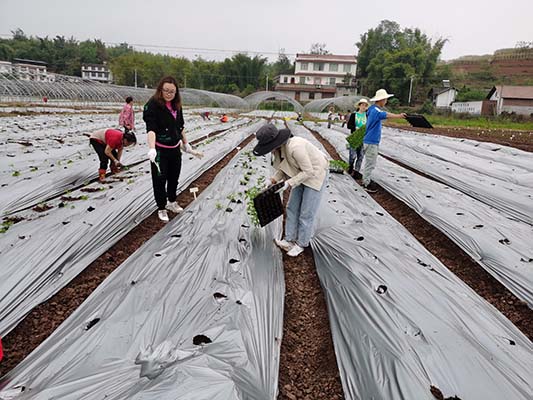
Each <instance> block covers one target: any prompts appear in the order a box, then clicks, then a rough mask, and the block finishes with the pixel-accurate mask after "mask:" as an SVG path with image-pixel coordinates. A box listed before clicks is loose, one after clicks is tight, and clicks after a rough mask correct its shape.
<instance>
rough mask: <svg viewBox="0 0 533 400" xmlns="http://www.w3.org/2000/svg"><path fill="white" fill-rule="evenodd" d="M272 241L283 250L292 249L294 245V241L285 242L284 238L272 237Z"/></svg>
mask: <svg viewBox="0 0 533 400" xmlns="http://www.w3.org/2000/svg"><path fill="white" fill-rule="evenodd" d="M274 243H276V245H277V246H278V247H279V248H280V249H281V250H284V251H289V250H290V249H292V248H293V246H294V243H292V242H287V241H286V240H285V239H283V240H279V239H274Z"/></svg>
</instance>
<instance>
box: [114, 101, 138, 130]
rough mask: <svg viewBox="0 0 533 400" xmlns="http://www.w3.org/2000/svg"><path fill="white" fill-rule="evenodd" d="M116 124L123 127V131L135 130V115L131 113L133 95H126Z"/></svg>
mask: <svg viewBox="0 0 533 400" xmlns="http://www.w3.org/2000/svg"><path fill="white" fill-rule="evenodd" d="M118 124H119V125H120V126H122V127H123V128H124V133H127V132H129V131H134V130H135V115H134V113H133V97H131V96H128V97H126V104H124V107H123V108H122V111H121V112H120V115H119V117H118Z"/></svg>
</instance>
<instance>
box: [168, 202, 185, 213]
mask: <svg viewBox="0 0 533 400" xmlns="http://www.w3.org/2000/svg"><path fill="white" fill-rule="evenodd" d="M166 209H167V210H169V211H172V212H173V213H174V214H179V213H180V212H182V211H183V208H181V207H180V205H179V204H178V202H177V201H173V202H172V203H167V206H166Z"/></svg>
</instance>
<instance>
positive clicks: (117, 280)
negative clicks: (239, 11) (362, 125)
mask: <svg viewBox="0 0 533 400" xmlns="http://www.w3.org/2000/svg"><path fill="white" fill-rule="evenodd" d="M11 111H12V110H10V112H9V115H8V116H4V117H1V118H0V143H1V144H2V146H1V147H0V176H1V177H2V179H1V182H2V184H1V187H0V211H1V213H2V225H1V233H0V260H1V261H0V337H1V338H2V342H3V345H4V359H3V360H2V361H1V362H0V400H8V399H15V400H16V399H39V400H40V399H72V400H75V399H76V400H78V399H116V400H118V399H139V400H140V399H156V398H157V399H164V400H166V399H168V400H170V399H191V400H193V399H195V400H197V399H213V400H219V399H220V400H225V399H272V400H274V399H290V400H294V399H303V400H309V399H327V400H332V399H350V400H352V399H353V400H356V399H394V400H396V399H405V400H413V399H416V400H435V399H450V400H451V399H459V400H472V399H474V400H478V399H479V400H485V399H491V400H492V399H493V400H501V399H509V400H510V399H512V400H531V399H532V398H533V383H532V382H533V380H532V379H531V376H532V375H531V371H533V345H532V342H531V340H532V339H533V246H532V244H531V243H532V242H533V153H531V152H528V151H524V150H520V149H518V148H514V147H508V146H505V145H502V144H498V143H491V142H484V141H477V140H471V139H468V140H467V139H464V138H454V137H447V136H440V135H435V134H427V133H424V132H415V131H412V130H405V129H396V128H385V129H384V132H383V140H382V144H381V146H380V154H381V155H380V157H379V158H378V167H377V169H376V175H375V180H376V182H377V183H378V184H379V186H380V189H379V191H378V193H377V194H375V195H370V194H369V193H367V192H365V190H364V189H363V188H362V187H361V186H360V185H359V184H358V183H357V182H356V181H355V180H354V179H353V178H352V177H351V176H349V175H347V174H331V177H330V180H329V183H328V186H327V189H326V194H325V196H324V198H323V200H322V204H321V208H320V212H319V217H318V223H317V226H316V234H315V236H314V238H313V240H312V241H311V246H310V248H309V249H306V251H305V252H304V254H303V255H302V256H301V257H298V258H296V259H294V258H289V257H287V256H286V255H284V254H282V253H281V251H280V250H279V249H278V248H277V247H276V246H275V245H274V243H273V240H274V239H275V238H280V237H281V235H282V231H283V227H282V220H281V218H280V219H277V220H276V221H275V222H273V223H271V224H269V225H267V227H265V228H260V227H258V226H256V225H255V223H254V219H253V218H252V217H251V213H250V204H249V202H250V193H251V192H253V191H254V190H258V189H260V188H263V187H265V186H266V182H268V178H269V177H270V176H271V175H272V173H273V171H272V167H271V160H270V156H264V157H256V156H254V155H253V154H252V152H251V150H252V148H253V146H254V145H255V143H256V141H255V140H254V136H253V135H254V133H255V132H256V131H257V130H258V128H259V127H260V126H262V125H263V124H265V123H266V119H272V122H274V123H275V124H276V125H277V126H278V127H280V128H281V127H287V128H289V129H290V130H291V132H292V134H293V135H295V136H301V137H304V138H306V139H307V140H309V141H311V142H312V143H314V144H315V145H316V146H317V147H319V148H320V149H321V150H323V151H324V152H325V153H326V154H327V155H328V156H329V157H330V158H331V159H337V160H338V159H344V160H347V158H348V152H347V148H346V144H347V142H346V135H347V133H348V132H347V130H345V129H343V128H340V127H339V126H337V125H333V126H332V128H331V129H328V128H327V123H316V122H304V123H303V124H300V123H297V122H295V121H294V120H289V119H290V118H295V116H296V114H295V113H291V112H274V111H265V110H264V111H259V110H257V111H254V112H248V113H246V114H241V115H238V114H237V113H236V112H235V110H231V111H233V113H232V118H230V121H229V122H228V123H224V124H223V123H219V122H218V119H217V118H212V120H211V121H209V120H207V121H204V120H202V119H201V118H200V117H199V112H200V111H201V110H199V109H198V110H192V109H191V110H187V111H186V114H185V120H186V126H185V129H186V131H187V135H188V138H189V140H190V141H191V142H193V143H194V145H195V147H197V148H198V149H199V150H201V151H202V152H203V153H204V157H203V158H201V159H197V158H194V157H191V156H188V155H184V157H183V167H182V173H181V176H180V181H179V187H178V191H179V193H180V195H179V197H178V201H179V202H180V204H181V205H182V206H183V207H184V208H185V210H184V212H182V213H181V214H178V215H177V216H174V217H173V218H172V219H171V221H170V222H169V223H167V224H163V223H162V222H160V221H159V220H158V219H157V217H156V216H155V213H156V205H155V202H154V200H153V194H152V186H151V178H150V173H149V170H150V168H149V161H148V160H147V158H146V152H147V146H146V133H145V131H144V130H142V129H139V130H138V132H137V136H138V145H136V146H134V147H133V148H128V149H127V151H126V152H125V154H124V156H123V160H124V164H125V165H127V167H128V168H127V169H125V170H123V171H122V172H120V173H118V174H113V175H110V176H108V177H107V178H106V182H105V183H100V182H98V180H97V169H98V159H97V156H96V153H95V152H94V151H93V150H92V148H91V147H90V146H89V140H88V135H89V134H90V132H92V131H94V130H96V129H102V128H105V127H112V126H114V125H115V123H116V119H117V116H116V115H115V114H111V113H90V112H72V113H70V112H67V111H68V110H67V111H66V112H61V113H57V114H53V113H50V112H46V113H39V112H37V113H34V114H33V113H31V115H30V114H28V113H26V112H24V113H23V114H22V115H11ZM15 111H16V110H15ZM86 111H88V110H86ZM210 111H211V112H212V113H216V112H218V111H217V110H216V109H213V110H210ZM6 115H7V113H6ZM193 187H195V188H198V189H199V190H198V192H197V193H195V195H194V196H193V195H192V194H191V193H190V192H189V189H190V188H193ZM285 200H286V196H285Z"/></svg>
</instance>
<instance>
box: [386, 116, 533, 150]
mask: <svg viewBox="0 0 533 400" xmlns="http://www.w3.org/2000/svg"><path fill="white" fill-rule="evenodd" d="M387 125H388V126H391V127H394V128H399V129H403V130H409V131H414V132H422V133H429V134H432V135H441V136H449V137H456V138H461V139H471V140H477V141H479V142H491V143H496V144H503V145H505V146H509V147H514V148H516V149H520V150H524V151H531V152H533V134H532V133H531V132H527V131H512V130H507V129H483V128H460V127H449V128H445V127H434V128H433V129H428V128H414V127H406V126H405V125H398V124H395V123H393V122H392V123H391V122H387Z"/></svg>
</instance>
